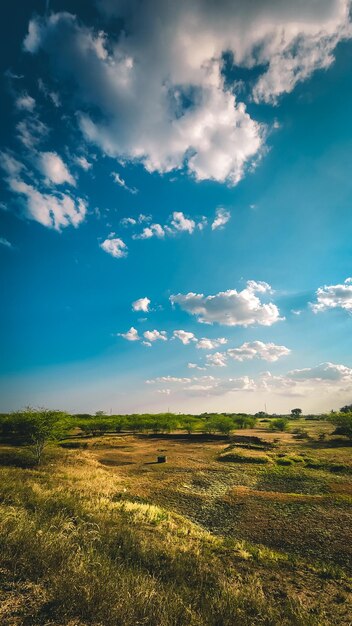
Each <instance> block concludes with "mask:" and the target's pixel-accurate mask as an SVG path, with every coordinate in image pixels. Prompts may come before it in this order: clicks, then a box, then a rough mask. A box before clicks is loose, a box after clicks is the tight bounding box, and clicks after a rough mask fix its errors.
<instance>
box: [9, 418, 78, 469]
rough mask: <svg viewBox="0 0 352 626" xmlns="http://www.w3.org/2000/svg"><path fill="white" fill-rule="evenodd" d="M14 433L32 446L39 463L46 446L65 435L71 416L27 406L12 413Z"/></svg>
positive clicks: (38, 463)
mask: <svg viewBox="0 0 352 626" xmlns="http://www.w3.org/2000/svg"><path fill="white" fill-rule="evenodd" d="M11 420H12V424H13V433H14V434H15V435H17V437H19V438H20V440H22V443H24V444H27V445H29V446H30V447H31V449H32V451H33V454H34V458H35V460H36V463H37V465H40V463H41V461H42V456H43V451H44V448H45V446H46V445H47V444H48V443H49V442H50V441H55V440H57V439H60V438H61V437H63V435H64V434H65V433H66V432H67V430H68V428H69V427H70V423H69V416H68V415H67V413H64V412H62V411H52V410H50V409H44V408H40V409H34V408H32V407H27V408H26V409H24V410H23V411H17V412H15V413H12V414H11V415H10V421H11Z"/></svg>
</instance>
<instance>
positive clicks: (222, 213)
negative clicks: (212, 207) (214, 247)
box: [211, 207, 231, 230]
mask: <svg viewBox="0 0 352 626" xmlns="http://www.w3.org/2000/svg"><path fill="white" fill-rule="evenodd" d="M230 218H231V213H230V211H226V209H223V208H221V207H220V208H218V209H216V216H215V219H214V221H213V223H212V225H211V229H212V230H216V229H217V228H223V226H225V224H227V222H228V221H229V220H230Z"/></svg>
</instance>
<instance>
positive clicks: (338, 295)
mask: <svg viewBox="0 0 352 626" xmlns="http://www.w3.org/2000/svg"><path fill="white" fill-rule="evenodd" d="M316 296H317V300H316V302H315V303H313V304H311V308H312V310H313V311H314V313H320V312H322V311H327V310H328V309H344V310H345V311H348V313H352V278H346V280H345V282H344V283H343V284H342V285H325V286H324V287H319V289H318V290H317V292H316Z"/></svg>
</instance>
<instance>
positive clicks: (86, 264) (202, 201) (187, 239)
mask: <svg viewBox="0 0 352 626" xmlns="http://www.w3.org/2000/svg"><path fill="white" fill-rule="evenodd" d="M18 4H19V3H18ZM316 4H317V3H316V1H315V0H310V1H309V2H302V3H298V4H296V6H295V7H292V6H291V3H289V2H287V3H286V2H282V3H281V4H280V6H279V7H278V6H276V3H272V2H269V1H267V2H259V0H258V2H253V3H251V6H250V7H248V3H245V2H243V3H242V4H241V3H234V5H233V6H232V5H231V6H230V5H229V3H227V2H220V3H219V2H217V3H216V4H215V3H212V2H210V1H206V0H197V1H196V0H192V2H180V3H177V4H175V3H171V2H170V3H169V2H162V1H161V0H143V2H141V3H138V2H134V1H131V2H128V3H126V2H122V1H118V0H97V1H96V2H94V1H93V0H91V1H90V2H84V3H83V2H72V1H70V2H68V0H67V2H65V1H64V0H60V1H59V0H56V1H54V0H52V1H51V2H47V3H46V2H42V1H39V0H37V1H33V2H32V1H29V2H27V3H26V6H25V7H23V6H17V5H16V3H13V4H12V5H11V6H8V7H7V8H6V9H2V12H3V17H4V19H3V22H4V24H5V26H6V28H5V34H4V35H3V37H2V38H1V44H0V45H1V48H2V50H1V88H2V104H3V106H2V115H1V120H0V123H1V137H2V141H1V159H0V164H1V181H2V185H1V199H0V202H1V205H0V206H1V213H0V217H1V228H0V263H1V270H2V281H1V294H2V305H1V308H0V320H1V321H0V323H1V337H0V339H1V353H2V356H3V358H2V359H1V366H0V367H1V369H0V375H1V379H0V391H1V399H2V403H1V407H0V409H1V410H9V409H16V408H18V407H20V406H23V405H25V404H34V405H45V406H52V407H57V408H63V409H67V410H72V411H91V412H94V411H96V410H100V409H101V410H106V411H110V410H112V411H114V412H118V411H122V412H134V411H164V410H167V409H170V410H173V411H192V412H202V411H207V410H209V411H210V410H216V411H221V410H224V411H254V412H255V411H257V410H263V409H264V408H265V406H266V407H267V409H268V410H269V411H273V412H279V411H289V410H290V409H291V408H293V407H294V406H300V407H302V408H303V409H304V410H305V411H312V412H318V411H324V410H330V409H331V408H338V407H339V406H342V405H343V404H345V403H347V402H348V403H349V402H351V399H352V333H351V313H352V279H351V276H352V269H351V256H352V255H351V230H352V210H351V203H352V177H351V173H350V167H351V166H350V162H351V148H352V121H351V116H350V111H351V108H352V73H351V68H350V58H351V52H352V28H351V23H350V3H349V2H348V1H347V0H324V1H323V2H320V3H319V11H317V10H316V8H317V7H316ZM235 5H236V6H235ZM4 14H6V15H4ZM297 15H299V19H297Z"/></svg>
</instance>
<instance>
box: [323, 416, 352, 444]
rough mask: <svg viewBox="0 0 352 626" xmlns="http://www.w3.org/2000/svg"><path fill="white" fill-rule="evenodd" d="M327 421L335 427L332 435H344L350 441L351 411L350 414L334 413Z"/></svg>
mask: <svg viewBox="0 0 352 626" xmlns="http://www.w3.org/2000/svg"><path fill="white" fill-rule="evenodd" d="M328 419H329V422H331V424H333V425H334V426H335V431H334V433H333V434H334V435H345V436H346V437H348V438H349V439H352V411H351V412H350V413H334V414H332V415H330V416H329V418H328Z"/></svg>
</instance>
